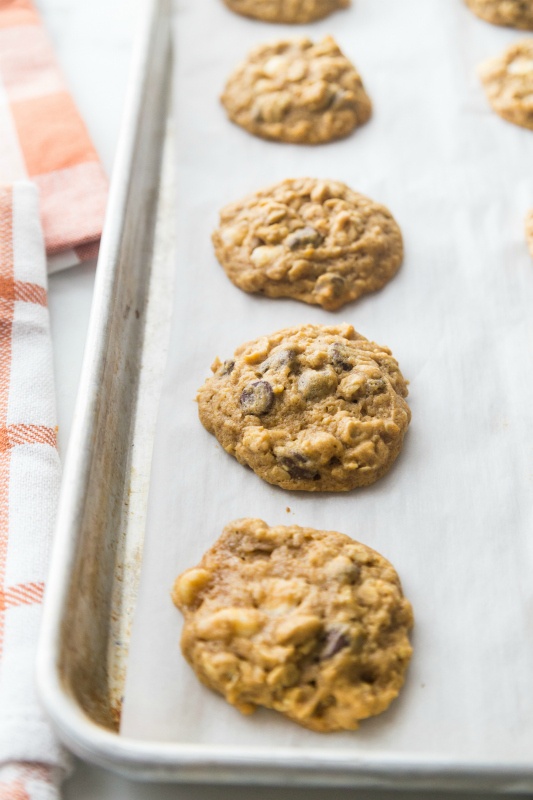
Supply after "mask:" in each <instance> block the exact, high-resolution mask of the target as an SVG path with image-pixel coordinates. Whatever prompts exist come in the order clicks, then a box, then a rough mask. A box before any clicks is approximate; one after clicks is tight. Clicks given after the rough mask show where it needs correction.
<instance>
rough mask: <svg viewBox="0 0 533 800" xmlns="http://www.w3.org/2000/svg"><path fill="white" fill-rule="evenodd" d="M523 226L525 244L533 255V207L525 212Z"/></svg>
mask: <svg viewBox="0 0 533 800" xmlns="http://www.w3.org/2000/svg"><path fill="white" fill-rule="evenodd" d="M525 227H526V242H527V246H528V247H529V252H530V253H531V256H532V257H533V209H532V210H531V211H528V213H527V216H526V226H525Z"/></svg>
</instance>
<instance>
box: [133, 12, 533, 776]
mask: <svg viewBox="0 0 533 800" xmlns="http://www.w3.org/2000/svg"><path fill="white" fill-rule="evenodd" d="M175 29H176V48H177V58H176V76H175V77H176V89H175V118H176V129H177V151H176V152H177V174H178V208H177V214H176V226H177V230H178V240H179V248H178V249H179V253H178V263H177V281H176V298H175V318H174V324H173V332H172V338H171V347H170V357H169V362H168V367H167V372H166V378H165V384H164V391H163V397H162V400H161V408H160V413H159V421H158V426H157V436H156V442H155V452H154V462H153V478H152V488H151V496H150V509H149V519H148V528H147V534H146V546H145V554H144V564H143V573H142V579H141V588H140V594H139V601H138V608H137V612H136V617H135V622H134V630H133V638H132V645H131V655H130V663H129V671H128V680H127V687H126V695H125V701H124V708H123V721H122V733H123V734H125V735H128V736H131V737H135V738H142V739H152V740H157V741H176V742H177V741H179V742H188V743H210V744H214V743H218V744H225V745H229V746H236V747H240V746H245V745H247V746H249V745H254V746H257V747H259V748H269V747H272V746H273V745H276V746H278V747H284V746H287V747H294V748H302V747H320V748H321V749H324V748H328V749H333V750H335V749H339V748H343V749H349V750H351V751H352V752H354V753H358V754H361V755H362V754H365V753H366V754H369V753H374V754H381V755H390V754H404V755H405V754H411V755H415V754H425V755H428V756H439V757H441V758H450V759H451V760H452V761H453V760H464V759H475V760H479V761H485V762H493V761H494V760H498V761H504V762H520V761H522V762H524V761H527V759H530V758H531V756H532V754H533V679H532V677H533V413H532V407H533V406H532V399H533V340H532V333H533V330H532V327H533V326H532V322H531V320H532V318H533V264H532V262H531V259H530V257H529V255H528V253H527V249H526V245H525V242H524V235H523V218H524V214H525V212H526V211H527V209H528V208H529V207H530V206H533V181H532V174H533V134H532V133H531V132H529V131H526V130H522V129H520V128H517V127H515V126H512V125H510V124H508V123H506V122H504V121H503V120H501V119H500V118H499V117H497V116H496V115H495V114H494V113H493V112H492V111H490V110H489V107H488V105H487V102H486V100H485V97H484V94H483V92H482V89H481V87H480V84H479V82H478V79H477V77H476V74H475V66H476V64H477V63H479V62H480V61H482V60H483V59H485V58H486V57H489V56H492V55H495V54H498V53H499V52H500V51H501V50H502V49H503V47H504V46H506V45H507V44H508V43H510V42H511V41H514V40H515V39H517V38H519V36H520V34H519V33H518V32H516V31H510V30H505V29H502V28H496V27H492V26H490V25H488V24H486V23H484V22H482V21H480V20H479V19H477V18H476V17H474V15H472V14H471V13H470V12H469V11H468V10H467V9H466V8H465V7H464V5H463V3H462V2H461V0H402V2H400V0H354V3H353V7H352V8H351V9H350V10H349V11H346V12H342V13H338V14H336V15H334V16H332V17H330V18H329V19H327V20H325V21H323V22H321V23H318V24H315V25H312V26H302V27H299V28H298V29H295V28H286V27H279V26H273V25H266V24H262V23H258V22H253V21H251V20H245V19H243V18H240V17H238V16H236V15H234V14H232V13H231V12H230V11H228V10H227V9H226V8H225V7H224V6H223V3H222V2H221V0H203V2H201V3H200V2H198V0H179V2H178V7H177V13H176V26H175ZM297 33H308V34H309V35H311V36H312V37H321V36H322V35H324V34H326V33H332V34H333V35H334V36H335V37H336V38H337V40H338V42H339V44H340V45H341V47H342V49H343V50H344V52H345V53H346V54H347V55H348V56H349V57H350V58H351V59H352V60H353V61H354V63H355V64H356V65H357V67H358V68H359V70H360V72H361V74H362V77H363V80H364V82H365V85H366V87H367V90H368V92H369V94H370V96H371V98H372V100H373V102H374V115H373V118H372V120H371V121H370V122H369V124H367V125H366V126H364V127H363V128H362V129H360V130H359V131H356V133H355V134H354V135H353V136H351V137H350V138H348V139H346V140H344V141H342V142H340V143H335V144H330V145H322V146H318V147H314V148H311V147H302V146H290V145H285V144H277V143H269V142H265V141H262V140H260V139H256V138H254V137H252V136H250V135H249V134H247V133H246V132H244V131H242V130H240V129H239V128H237V127H235V126H234V125H232V124H231V123H230V122H229V121H227V119H226V117H225V114H224V111H223V109H222V108H221V106H220V104H219V102H218V96H219V93H220V91H221V89H222V86H223V83H224V80H225V77H226V76H227V75H228V74H229V72H230V71H231V69H232V68H233V66H234V65H235V63H236V62H237V61H238V60H240V59H241V57H243V55H244V54H245V53H246V51H247V50H248V49H249V48H250V47H251V46H252V45H254V44H255V43H256V42H260V41H265V40H268V39H272V38H276V37H278V36H279V37H281V36H285V35H287V34H293V35H295V34H297ZM304 175H311V176H317V177H331V178H335V179H340V180H343V181H345V182H346V183H348V184H349V185H351V186H352V187H353V188H354V189H356V190H359V191H361V192H363V193H365V194H368V195H369V196H371V197H372V198H375V199H376V200H378V201H381V202H383V203H385V204H386V205H387V206H389V208H390V209H391V211H392V212H393V214H394V215H395V216H396V218H397V220H398V222H399V223H400V225H401V227H402V230H403V233H404V237H405V245H406V256H405V262H404V265H403V267H402V269H401V270H400V272H399V274H398V275H397V277H395V278H394V280H393V281H392V282H391V283H390V284H389V285H388V286H387V287H386V288H385V289H383V290H382V291H381V292H379V293H377V294H375V295H373V296H370V297H367V298H365V299H363V300H361V301H359V302H358V303H356V304H352V305H350V306H349V307H346V308H344V309H342V310H341V311H340V312H337V313H335V314H331V313H328V312H326V311H323V310H321V309H318V308H314V307H310V306H306V305H304V304H302V303H297V302H293V301H290V300H269V299H265V298H260V297H253V296H250V295H246V294H244V293H243V292H241V291H239V290H238V289H237V288H235V287H234V286H233V285H232V284H231V283H230V282H229V281H228V279H227V278H226V276H225V274H224V272H223V270H222V269H221V267H220V266H219V265H218V263H217V261H216V259H215V257H214V255H213V252H212V247H211V243H210V233H211V231H212V229H213V227H214V226H215V224H216V221H217V212H218V209H219V208H220V207H222V206H223V205H224V204H226V203H227V202H229V201H232V200H234V199H237V198H239V197H241V196H242V195H244V194H246V193H249V192H251V191H254V190H256V189H258V188H260V187H263V186H264V185H268V184H269V183H272V182H275V181H278V180H281V179H283V178H286V177H293V176H304ZM337 321H338V322H341V321H348V322H351V323H352V324H353V325H354V326H355V328H356V329H357V330H359V331H360V332H361V333H363V334H364V335H365V336H367V337H368V338H370V339H373V340H375V341H377V342H379V343H382V344H387V345H388V346H390V347H391V348H392V350H393V352H394V355H395V356H396V357H397V358H398V360H399V363H400V366H401V369H402V371H403V373H404V375H405V376H406V377H407V378H408V379H409V380H410V400H409V402H410V405H411V408H412V412H413V420H412V424H411V427H410V429H409V432H408V434H407V437H406V442H405V448H404V451H403V453H402V455H401V456H400V458H399V459H398V461H397V462H396V465H395V466H394V468H393V469H392V471H391V472H390V473H389V475H388V476H387V477H385V478H384V479H382V480H381V481H379V482H378V483H377V484H376V485H374V486H372V487H370V488H366V489H361V490H358V491H354V492H351V493H349V494H345V495H327V494H323V495H306V494H303V493H300V494H294V493H288V492H284V491H282V490H280V489H277V488H274V487H271V486H268V485H267V484H266V483H264V482H262V481H261V480H260V479H259V478H258V477H256V476H255V475H254V474H253V473H252V472H251V471H249V470H247V469H245V468H243V467H242V466H240V465H239V464H238V463H237V462H236V461H235V460H234V459H232V458H231V457H230V456H228V455H227V454H226V453H225V452H224V451H223V450H222V448H221V447H220V446H219V445H218V444H217V442H216V440H215V439H214V438H213V437H212V436H210V435H209V434H208V433H207V432H206V431H205V430H204V429H203V428H202V426H201V425H200V423H199V421H198V418H197V411H196V405H195V402H194V397H195V393H196V390H197V388H198V387H199V386H200V385H201V384H202V383H203V381H204V379H205V378H206V377H207V376H208V375H209V374H210V372H209V366H210V364H211V362H212V361H213V359H214V357H215V356H216V355H218V356H220V357H221V358H228V357H230V356H231V354H232V353H233V350H234V348H235V347H236V346H237V345H238V344H240V343H241V342H243V341H247V340H249V339H251V338H254V337H256V336H259V335H261V334H264V333H268V332H271V331H274V330H277V329H279V328H282V327H285V326H290V325H296V324H299V323H304V322H316V323H331V322H337ZM288 508H290V511H288ZM243 516H258V517H262V518H263V519H265V520H266V521H267V522H269V523H270V524H283V523H297V524H300V525H309V526H313V527H316V528H326V529H335V530H339V531H342V532H345V533H348V534H350V535H352V536H353V537H354V538H357V539H360V540H361V541H363V542H365V543H367V544H368V545H370V546H371V547H373V548H375V549H377V550H378V551H380V552H381V553H383V554H384V555H385V556H386V557H387V558H389V559H390V560H391V561H392V562H393V564H394V565H395V566H396V568H397V569H398V571H399V573H400V575H401V578H402V581H403V585H404V589H405V593H406V595H407V596H408V597H409V599H410V600H411V601H412V603H413V606H414V611H415V616H416V628H415V632H414V636H413V643H414V648H415V653H414V658H413V661H412V666H411V668H410V671H409V675H408V680H407V683H406V686H405V688H404V691H403V692H402V694H401V696H400V698H399V699H398V700H397V701H396V702H395V703H394V704H393V706H392V707H391V709H390V710H389V711H388V712H387V713H385V714H383V715H382V716H380V717H378V718H376V719H373V720H369V721H367V722H365V723H364V724H363V725H362V727H361V729H360V730H359V731H358V732H355V733H347V734H335V735H328V736H321V735H319V734H315V733H312V732H310V731H305V730H303V729H300V728H299V727H297V726H296V725H294V724H292V723H290V722H288V721H287V720H285V719H283V718H282V717H281V716H278V715H275V714H274V713H272V712H268V711H264V710H261V711H258V712H257V713H256V714H255V715H254V716H253V717H250V718H245V717H242V716H241V715H240V714H239V713H238V712H237V711H236V710H235V709H233V708H231V707H230V706H228V705H226V703H225V702H224V701H223V700H222V699H221V698H219V697H218V696H217V695H215V694H213V693H211V692H210V691H208V690H207V689H205V688H204V687H203V686H201V685H200V684H199V683H198V681H197V680H196V678H195V677H194V675H193V673H192V671H191V670H190V668H189V667H188V666H187V664H186V662H185V661H184V659H183V657H182V656H181V653H180V650H179V646H178V641H179V636H180V630H181V616H180V614H179V612H178V611H177V610H176V609H175V608H174V607H173V606H172V603H171V601H170V594H169V593H170V589H171V586H172V582H173V580H174V578H175V576H176V575H177V574H178V573H179V572H181V571H182V570H183V569H185V568H187V567H190V566H193V565H194V564H196V563H197V562H198V560H199V559H200V557H201V555H202V553H203V552H204V551H205V550H206V549H207V548H208V547H209V546H211V544H212V543H213V542H214V540H215V539H216V538H217V537H218V535H219V534H220V532H221V530H222V528H223V526H224V525H225V524H226V523H227V522H229V521H231V520H232V519H234V518H236V517H243Z"/></svg>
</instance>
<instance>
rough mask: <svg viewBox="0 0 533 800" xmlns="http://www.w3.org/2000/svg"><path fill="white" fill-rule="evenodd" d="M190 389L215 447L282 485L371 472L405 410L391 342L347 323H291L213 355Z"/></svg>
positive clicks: (393, 452) (336, 485) (332, 481)
mask: <svg viewBox="0 0 533 800" xmlns="http://www.w3.org/2000/svg"><path fill="white" fill-rule="evenodd" d="M211 369H212V371H213V373H214V374H213V376H212V377H210V378H208V379H207V380H206V382H205V383H204V385H203V386H202V388H201V389H200V390H199V392H198V395H197V400H198V408H199V415H200V420H201V422H202V424H203V425H204V427H205V428H206V429H207V430H208V431H209V432H210V433H212V434H214V435H215V436H216V438H217V439H218V441H219V442H220V443H221V445H222V446H223V447H224V449H225V450H226V451H227V452H228V453H230V454H231V455H232V456H234V457H235V458H236V459H237V460H238V461H239V462H240V463H241V464H246V465H247V466H249V467H251V468H252V469H253V471H254V472H255V473H257V475H259V476H260V477H261V478H263V480H265V481H267V482H268V483H272V484H275V485H276V486H281V487H282V488H283V489H301V490H304V491H307V492H323V491H326V492H339V491H348V490H350V489H354V488H355V487H357V486H366V485H368V484H370V483H374V482H375V481H377V480H378V478H381V477H382V476H383V475H384V474H385V473H386V472H387V471H388V470H389V469H390V467H391V465H392V463H393V461H394V460H395V459H396V457H397V456H398V454H399V452H400V449H401V446H402V442H403V438H404V435H405V432H406V430H407V426H408V424H409V421H410V418H411V413H410V411H409V406H408V405H407V403H406V402H405V400H404V397H406V396H407V384H406V381H405V380H404V378H403V376H402V374H401V372H400V370H399V367H398V363H397V362H396V360H395V359H394V358H393V357H392V355H391V351H390V350H389V349H388V348H386V347H380V345H377V344H375V343H374V342H369V341H368V340H367V339H365V337H364V336H361V335H360V334H359V333H357V332H356V331H355V330H354V329H353V327H352V326H351V325H338V326H331V327H329V326H325V325H301V326H300V327H297V328H286V329H285V330H281V331H278V332H277V333H273V334H271V335H270V336H263V337H261V338H260V339H256V340H254V341H252V342H247V343H246V344H243V345H241V346H240V347H239V348H237V350H236V351H235V354H234V356H233V358H231V359H228V360H227V361H224V362H221V361H220V360H219V359H218V358H217V359H216V360H215V362H214V364H213V365H212V367H211Z"/></svg>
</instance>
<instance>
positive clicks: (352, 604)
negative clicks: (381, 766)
mask: <svg viewBox="0 0 533 800" xmlns="http://www.w3.org/2000/svg"><path fill="white" fill-rule="evenodd" d="M172 597H173V600H174V603H175V604H176V605H177V607H178V608H179V609H180V610H181V611H182V612H183V614H184V617H185V625H184V628H183V635H182V639H181V647H182V650H183V654H184V656H185V658H186V659H187V661H188V662H189V663H190V664H191V666H192V668H193V669H194V671H195V672H196V674H197V676H198V678H199V679H200V680H201V681H202V683H204V684H205V685H206V686H209V687H210V688H211V689H214V690H215V691H216V692H219V693H220V694H222V695H223V696H224V697H225V698H226V700H227V701H228V702H229V703H232V705H234V706H236V707H237V708H238V709H239V711H241V712H242V713H244V714H250V713H252V712H253V711H255V709H256V707H257V706H266V707H267V708H272V709H275V710H276V711H280V712H281V713H282V714H285V715H286V716H287V717H290V719H292V720H294V721H295V722H298V723H299V724H300V725H304V726H305V727H307V728H311V729H312V730H314V731H320V732H327V731H338V730H354V729H355V728H357V727H358V725H359V721H360V720H362V719H365V718H367V717H371V716H374V715H375V714H380V713H381V712H382V711H384V710H385V709H386V708H387V707H388V706H389V705H390V703H391V702H392V701H393V700H394V698H395V697H397V695H398V693H399V691H400V689H401V687H402V685H403V683H404V679H405V672H406V669H407V666H408V664H409V660H410V658H411V654H412V649H411V645H410V644H409V638H408V632H409V631H410V629H411V628H412V625H413V614H412V610H411V605H410V603H409V602H408V601H407V600H406V599H405V598H404V596H403V593H402V587H401V584H400V579H399V578H398V575H397V574H396V572H395V570H394V568H393V567H392V566H391V564H389V562H388V561H386V560H385V559H384V558H383V556H381V555H379V553H376V552H375V551H374V550H371V549H370V548H369V547H366V546H365V545H363V544H359V542H356V541H354V540H353V539H351V538H350V537H349V536H345V535H344V534H342V533H335V532H333V531H317V530H313V529H312V528H300V527H298V526H297V525H292V526H289V527H285V526H279V527H275V528H269V527H268V525H267V524H266V523H265V522H262V521H261V520H259V519H241V520H237V521H235V522H233V523H231V524H230V525H227V526H226V528H225V529H224V531H223V533H222V535H221V537H220V538H219V539H218V541H217V542H216V543H215V544H214V545H213V547H212V548H211V549H210V550H208V551H207V553H206V554H205V555H204V557H203V558H202V560H201V562H200V564H199V566H198V567H195V568H193V569H189V570H187V572H184V573H183V574H182V575H181V576H180V577H179V578H177V580H176V582H175V584H174V589H173V593H172Z"/></svg>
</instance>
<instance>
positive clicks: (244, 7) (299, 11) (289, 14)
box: [224, 0, 350, 24]
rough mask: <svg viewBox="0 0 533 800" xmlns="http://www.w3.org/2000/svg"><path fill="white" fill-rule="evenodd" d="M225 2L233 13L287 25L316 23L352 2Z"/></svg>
mask: <svg viewBox="0 0 533 800" xmlns="http://www.w3.org/2000/svg"><path fill="white" fill-rule="evenodd" d="M224 2H225V4H226V5H227V6H228V8H231V10H232V11H236V12H237V14H242V15H243V16H245V17H252V18H253V19H259V20H262V21H263V22H282V23H285V24H305V23H306V22H314V21H315V20H317V19H323V18H324V17H327V16H328V15H329V14H332V13H333V12H334V11H337V10H338V9H340V8H348V6H349V5H350V0H224Z"/></svg>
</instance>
